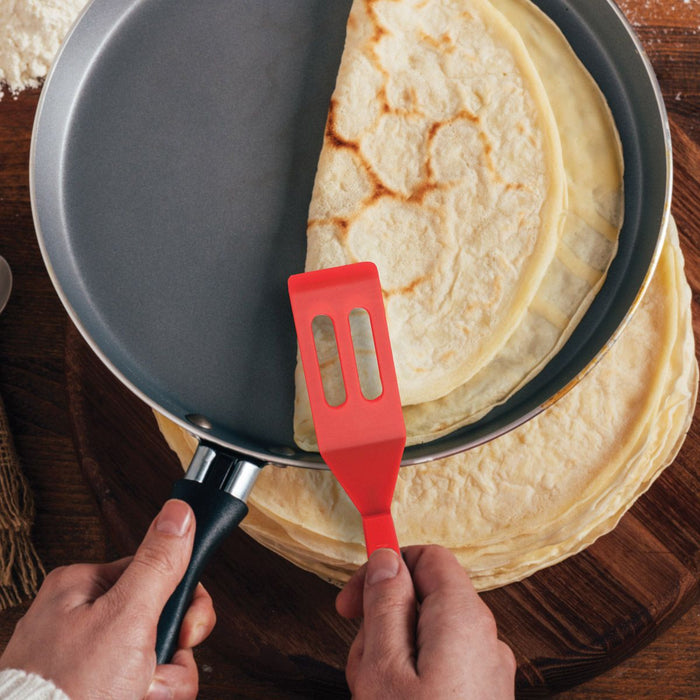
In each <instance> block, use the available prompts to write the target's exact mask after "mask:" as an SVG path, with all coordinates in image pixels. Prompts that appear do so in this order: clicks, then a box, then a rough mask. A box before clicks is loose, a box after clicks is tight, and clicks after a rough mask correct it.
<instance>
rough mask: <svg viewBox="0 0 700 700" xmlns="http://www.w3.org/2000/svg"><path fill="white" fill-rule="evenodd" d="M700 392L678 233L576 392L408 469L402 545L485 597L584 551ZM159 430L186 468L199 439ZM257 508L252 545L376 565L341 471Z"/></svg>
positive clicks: (263, 487)
mask: <svg viewBox="0 0 700 700" xmlns="http://www.w3.org/2000/svg"><path fill="white" fill-rule="evenodd" d="M697 383H698V370H697V363H696V360H695V354H694V340H693V333H692V324H691V316H690V289H689V287H688V284H687V282H686V280H685V276H684V274H683V260H682V255H681V252H680V248H679V245H678V236H677V231H676V228H675V224H674V223H673V222H671V225H670V229H669V232H668V238H667V241H666V243H665V247H664V249H663V252H662V255H661V258H660V261H659V263H658V266H657V269H656V271H655V273H654V276H653V279H652V281H651V283H650V285H649V288H648V290H647V292H646V294H645V296H644V298H643V299H642V301H641V303H640V305H639V307H638V309H637V310H636V311H635V313H634V315H633V316H632V318H631V320H630V321H629V323H628V325H627V327H626V328H625V329H624V331H623V332H622V333H621V335H620V338H619V339H618V341H617V342H616V344H615V345H614V346H613V347H612V348H611V349H610V350H609V351H608V352H607V353H606V354H605V355H604V356H603V358H602V359H601V360H600V362H599V363H598V364H597V365H596V367H594V368H593V369H592V370H591V371H590V372H589V373H588V374H587V375H586V376H585V377H584V379H583V380H582V381H581V382H580V383H579V384H578V385H577V386H576V387H574V388H573V389H572V390H571V391H570V392H569V393H568V394H566V395H565V396H564V397H563V398H561V399H560V400H559V401H558V402H557V403H556V404H555V405H554V406H552V407H550V408H549V409H548V410H547V411H545V412H544V413H542V414H540V415H539V416H537V417H535V418H533V419H532V420H530V421H529V422H528V423H526V424H525V425H523V426H521V427H520V428H518V429H516V430H514V431H512V432H510V433H508V434H507V435H504V436H502V437H500V438H497V439H496V440H493V441H491V442H490V443H487V444H486V445H482V446H481V447H478V448H475V449H472V450H470V451H468V452H464V453H462V454H459V455H455V456H452V457H448V458H445V459H442V460H437V461H435V462H431V463H427V464H424V465H418V466H413V467H405V468H403V469H401V470H400V473H399V480H398V484H397V488H396V492H395V495H394V502H393V505H392V513H393V516H394V519H395V523H396V529H397V534H398V538H399V542H400V543H401V544H402V545H410V544H417V543H428V542H433V543H439V544H442V545H444V546H447V547H449V548H450V549H452V551H453V552H454V553H455V554H456V556H457V557H458V559H459V561H460V562H461V563H462V565H463V566H464V567H465V569H466V570H467V571H468V572H469V573H470V575H471V577H472V579H473V581H474V584H475V586H476V587H477V588H478V589H480V590H485V589H488V588H493V587H495V586H501V585H505V584H507V583H510V582H513V581H517V580H520V579H522V578H523V577H525V576H527V575H529V574H531V573H533V572H534V571H537V570H538V569H541V568H543V567H545V566H550V565H552V564H554V563H556V562H558V561H561V560H563V559H565V558H566V557H568V556H571V555H572V554H575V553H576V552H578V551H581V549H583V548H584V547H586V546H588V545H589V544H591V543H592V542H593V541H595V539H597V538H598V537H600V536H601V535H602V534H604V533H606V532H609V531H610V530H611V529H613V528H614V527H615V525H616V524H617V522H618V521H619V519H620V517H622V515H623V514H624V513H625V512H626V511H627V510H628V509H629V508H630V507H631V506H632V504H633V503H634V501H635V500H636V498H637V497H638V496H639V495H640V494H642V493H643V492H644V491H645V490H646V489H647V488H648V487H649V486H650V485H651V483H652V482H653V481H654V479H655V478H656V477H657V476H658V475H659V474H660V473H661V471H662V470H663V468H664V467H665V466H666V465H668V464H669V463H670V462H671V461H672V460H673V458H674V456H675V454H676V453H677V451H678V449H679V448H680V445H681V444H682V440H683V437H684V436H685V433H686V432H687V430H688V427H689V425H690V420H691V417H692V414H693V410H694V406H695V401H696V392H697ZM158 422H159V425H160V427H161V430H162V431H163V433H164V435H165V436H166V439H167V440H168V442H169V443H170V444H171V445H172V446H174V447H175V448H176V450H177V451H178V454H179V456H180V458H181V460H182V461H183V464H186V463H187V461H188V459H189V456H190V455H191V453H192V452H193V450H194V440H193V439H192V438H190V437H189V436H187V435H186V434H185V433H184V431H182V430H181V429H180V428H179V427H177V426H175V425H174V424H172V423H170V422H169V421H167V420H166V419H164V418H162V417H158ZM183 439H184V442H183ZM178 440H179V441H180V443H179V444H178V443H177V441H178ZM186 442H189V443H190V444H189V445H187V447H186V448H184V449H183V445H184V444H185V443H186ZM249 506H250V514H249V516H248V518H246V520H245V521H244V523H243V525H242V527H244V529H246V531H247V532H248V533H249V534H250V535H251V536H252V537H254V538H255V539H257V540H258V541H259V542H261V543H262V544H264V545H265V546H267V547H269V548H270V549H273V550H275V551H277V552H278V553H280V554H281V555H282V556H284V557H286V558H288V559H289V560H291V561H293V562H295V563H296V564H298V565H299V566H302V567H303V568H306V569H308V570H310V571H314V572H315V573H317V574H318V575H320V576H323V577H324V578H326V579H327V580H332V581H333V582H335V583H341V582H343V581H346V580H347V579H348V578H349V576H350V575H351V574H352V572H353V571H354V569H355V568H356V567H357V566H359V565H360V564H361V563H363V562H364V560H365V558H366V554H365V549H364V541H363V534H362V525H361V519H360V517H359V515H358V514H357V511H356V510H355V508H354V506H353V505H352V503H351V502H350V500H349V499H348V498H347V496H346V495H345V493H344V492H343V490H342V489H341V488H340V486H339V485H338V483H337V481H336V480H335V478H334V477H333V475H332V474H331V473H330V472H327V471H314V470H304V469H291V468H288V469H272V468H268V469H265V470H263V472H262V474H261V476H260V478H259V479H258V483H257V485H256V487H255V489H254V490H253V492H252V494H251V496H250V499H249Z"/></svg>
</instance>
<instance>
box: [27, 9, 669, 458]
mask: <svg viewBox="0 0 700 700" xmlns="http://www.w3.org/2000/svg"><path fill="white" fill-rule="evenodd" d="M537 4H538V5H540V7H542V9H543V10H544V11H545V12H547V13H548V14H549V15H550V16H551V17H552V18H553V19H554V20H555V21H556V22H557V23H558V24H559V26H560V27H561V29H562V30H563V32H564V33H565V35H566V36H567V38H568V39H569V41H570V43H571V44H572V45H573V48H574V49H575V50H576V52H577V53H578V55H579V57H580V58H581V59H582V60H583V62H584V63H585V64H586V66H587V67H588V69H589V70H590V72H591V73H592V74H593V76H594V78H595V79H596V80H597V81H598V83H599V85H600V86H601V88H602V89H603V91H604V93H605V95H606V97H607V99H608V101H609V103H610V105H611V108H612V110H613V113H614V115H615V119H616V122H617V125H618V128H619V131H620V134H621V138H622V142H623V148H624V156H625V165H626V175H625V188H626V202H625V207H626V217H625V224H624V228H623V231H622V235H621V239H620V251H619V254H618V256H617V258H616V260H615V261H614V263H613V266H612V269H611V271H610V274H609V277H608V280H607V281H606V283H605V286H604V288H603V289H602V291H601V293H600V294H599V295H598V297H597V298H596V300H595V302H594V304H593V306H592V307H591V309H590V311H589V312H588V313H587V315H586V317H585V318H584V320H583V322H582V323H581V325H580V326H579V328H578V329H577V331H576V332H575V333H574V335H573V337H572V338H571V339H570V341H569V342H568V343H567V345H566V346H565V347H564V348H563V350H562V351H561V352H560V353H559V354H558V356H557V357H556V358H555V359H554V360H553V361H552V362H551V363H550V364H549V365H548V366H547V367H546V368H545V370H544V371H543V372H542V373H541V374H540V375H539V376H538V377H537V378H536V379H535V380H534V381H532V382H531V383H530V384H528V385H527V386H526V387H525V388H524V389H523V390H522V391H520V392H519V393H518V394H517V395H516V396H514V397H512V398H511V399H510V400H509V401H508V402H507V403H506V404H504V405H503V406H501V407H499V408H497V409H495V410H494V411H492V412H491V413H490V414H489V415H488V416H486V417H485V418H484V419H483V420H481V421H480V422H479V423H477V424H475V425H473V426H469V427H467V428H464V429H462V430H459V431H456V432H455V433H453V434H451V435H449V436H447V437H445V438H442V439H440V440H437V441H435V442H433V443H429V444H427V445H422V446H416V447H410V448H407V450H406V453H405V459H404V463H405V464H406V463H413V462H418V461H422V460H425V459H427V458H432V457H436V456H442V455H446V454H449V453H452V452H456V451H458V450H461V449H465V448H468V447H471V446H474V445H476V444H478V443H480V442H483V441H485V440H487V439H490V438H491V437H494V436H496V435H498V434H501V433H503V432H505V431H506V430H508V429H510V428H512V427H514V426H515V425H518V424H520V423H522V422H523V421H524V420H526V419H528V418H529V417H531V416H532V415H534V414H536V413H537V412H538V411H540V410H541V409H542V407H543V406H544V405H546V404H547V403H548V402H549V401H550V399H551V397H552V396H553V395H555V394H556V393H558V392H560V391H561V390H562V389H563V388H565V387H567V386H568V385H570V384H571V383H573V382H574V381H575V380H576V378H577V377H580V375H581V374H582V372H584V371H585V370H586V369H587V368H588V367H590V366H591V363H592V362H593V361H594V360H595V358H597V357H598V356H599V354H600V353H601V351H602V350H603V349H604V348H605V347H606V346H607V344H608V343H609V340H610V338H611V337H613V336H614V335H615V333H616V332H617V331H618V330H619V328H620V327H621V324H623V322H624V320H625V318H626V316H627V314H628V312H629V310H630V308H631V307H632V306H633V305H634V302H635V300H636V299H637V297H638V294H639V292H640V290H641V289H642V288H643V286H644V285H645V283H646V281H647V280H648V273H649V271H650V269H651V268H653V266H654V264H655V261H656V258H657V256H658V251H659V241H660V232H661V231H662V229H663V226H664V224H665V221H666V218H667V216H668V203H669V201H670V189H671V162H670V138H669V133H668V125H667V122H666V116H665V111H664V108H663V103H662V100H661V97H660V93H659V90H658V85H657V84H656V81H655V78H654V77H653V73H652V71H651V68H650V66H649V64H648V61H647V60H646V58H645V57H644V55H643V54H642V53H641V49H640V47H639V44H638V42H637V41H636V39H635V38H634V37H633V36H632V35H631V32H630V30H629V27H628V26H627V24H626V23H625V22H624V20H623V19H622V16H621V15H620V13H619V11H618V10H617V9H616V8H615V6H614V5H613V4H612V3H610V2H608V1H607V0H573V1H571V2H564V1H562V0H537ZM349 7H350V0H330V1H329V0H295V1H294V2H290V0H202V1H201V2H192V1H191V0H94V2H93V3H92V4H91V5H90V6H89V7H88V8H87V10H86V11H85V12H84V14H83V15H82V17H81V19H80V20H79V22H78V23H77V24H76V26H75V27H74V29H73V31H72V33H71V35H70V36H69V38H68V40H67V41H66V43H65V44H64V47H63V49H62V51H61V53H60V55H59V58H58V60H57V61H56V63H55V64H54V67H53V69H52V71H51V73H50V76H49V78H48V80H47V82H46V84H45V86H44V89H43V94H42V98H41V102H40V105H39V110H38V113H37V118H36V122H35V130H34V136H33V139H32V153H31V163H30V178H31V194H32V205H33V210H34V218H35V224H36V228H37V232H38V236H39V242H40V245H41V248H42V252H43V255H44V258H45V261H46V264H47V267H48V269H49V272H50V274H51V276H52V279H53V282H54V284H55V286H56V288H57V291H58V293H59V295H60V296H61V299H62V301H63V303H64V304H65V306H66V308H67V309H68V311H69V313H70V314H71V317H72V318H73V320H74V322H75V323H76V324H77V326H78V327H79V328H80V330H81V332H82V333H83V335H84V336H85V337H86V339H87V340H88V342H90V344H91V345H92V347H93V348H94V349H95V350H96V351H97V352H98V354H99V355H100V356H101V358H102V359H103V361H104V362H106V364H107V365H108V366H109V367H110V368H111V369H112V371H114V372H115V374H116V375H117V376H119V377H120V379H121V380H122V381H124V382H125V383H126V384H127V385H128V386H129V387H130V388H131V389H132V390H133V391H135V392H136V393H137V394H138V395H140V396H141V397H142V398H144V399H145V400H147V401H148V402H149V403H150V404H151V405H153V406H154V407H157V408H159V409H160V410H162V411H164V412H165V413H167V414H168V415H170V416H171V417H172V418H174V419H175V420H176V421H177V422H179V423H180V424H182V425H184V426H187V427H188V428H189V429H191V430H192V431H193V432H196V433H198V434H199V435H200V436H201V437H204V438H206V439H208V440H209V441H213V442H215V443H218V444H219V445H220V446H223V447H224V448H225V449H233V450H236V451H241V452H243V453H245V454H247V455H249V456H253V457H259V458H261V459H265V460H270V461H273V462H276V463H278V464H285V463H286V464H296V465H306V466H321V464H320V462H319V460H318V457H317V456H315V455H309V454H308V453H304V452H302V451H300V450H299V449H298V448H297V447H295V445H294V442H293V439H292V408H293V398H294V386H293V370H294V364H295V352H296V341H295V336H294V331H293V325H292V317H291V312H290V309H289V303H288V299H287V291H286V281H287V277H288V276H289V275H290V274H293V273H296V272H300V271H302V270H303V264H304V254H305V223H306V215H307V207H308V203H309V199H310V196H311V190H312V186H313V178H314V174H315V167H316V160H317V157H318V153H319V150H320V147H321V141H322V135H323V129H324V123H325V118H326V112H327V106H328V100H329V97H330V95H331V92H332V89H333V85H334V80H335V75H336V72H337V67H338V63H339V60H340V55H341V52H342V47H343V40H344V33H345V24H346V18H347V14H348V11H349ZM571 99H572V100H575V99H576V95H572V96H571ZM192 416H202V417H204V419H206V422H205V421H203V420H201V419H198V418H195V419H194V421H195V423H194V424H192ZM207 424H209V425H210V426H211V427H208V428H205V427H202V426H204V425H207Z"/></svg>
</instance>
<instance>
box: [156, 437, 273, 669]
mask: <svg viewBox="0 0 700 700" xmlns="http://www.w3.org/2000/svg"><path fill="white" fill-rule="evenodd" d="M217 457H218V455H217V453H216V451H215V450H214V449H213V448H212V447H210V446H208V445H204V444H200V446H199V447H198V448H197V452H196V453H195V455H194V457H193V459H192V463H191V464H190V467H189V468H188V470H187V474H186V475H185V478H184V479H180V480H179V481H177V482H175V484H174V486H173V491H172V495H171V497H172V498H179V499H180V500H183V501H186V502H187V503H189V505H190V506H191V508H192V510H193V511H194V516H195V523H196V528H195V535H194V545H193V548H192V556H191V558H190V563H189V566H188V567H187V571H185V575H184V576H183V577H182V580H181V581H180V583H179V584H178V586H177V588H176V589H175V591H174V593H173V594H172V595H171V596H170V599H169V600H168V602H167V603H166V605H165V607H164V608H163V612H162V613H161V616H160V620H159V621H158V633H157V638H156V656H157V659H158V663H159V664H164V663H168V662H169V661H170V660H171V658H172V656H173V654H174V653H175V649H176V648H177V640H178V636H179V634H180V626H181V625H182V620H183V618H184V616H185V613H186V612H187V609H188V608H189V606H190V602H191V601H192V596H193V594H194V589H195V588H196V586H197V582H198V581H199V579H200V576H201V574H202V571H203V569H204V567H205V566H206V564H207V562H208V561H209V558H210V557H211V555H212V554H213V553H214V552H215V551H216V549H218V547H219V545H220V544H221V543H222V542H223V541H224V539H225V538H226V537H227V535H229V534H230V533H231V532H232V531H233V530H234V529H235V528H236V527H237V526H238V525H239V523H240V522H241V521H242V520H243V518H244V517H245V516H246V514H247V513H248V506H247V505H246V504H245V498H246V497H247V496H248V493H249V492H250V489H251V488H252V486H253V484H254V483H255V479H256V478H257V475H258V473H259V472H260V465H259V464H255V463H253V462H251V461H248V460H247V459H231V458H227V459H226V460H225V461H226V462H227V463H225V464H224V468H223V469H221V468H218V469H213V468H212V467H213V465H214V462H215V460H216V458H217ZM219 466H220V465H219Z"/></svg>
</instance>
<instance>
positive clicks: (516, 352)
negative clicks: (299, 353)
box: [295, 0, 623, 451]
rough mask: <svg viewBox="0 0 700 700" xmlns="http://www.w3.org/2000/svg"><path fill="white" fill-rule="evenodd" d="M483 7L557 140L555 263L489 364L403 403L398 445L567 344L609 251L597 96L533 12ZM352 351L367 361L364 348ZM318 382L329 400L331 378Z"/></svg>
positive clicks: (497, 1) (451, 424)
mask: <svg viewBox="0 0 700 700" xmlns="http://www.w3.org/2000/svg"><path fill="white" fill-rule="evenodd" d="M493 5H494V6H495V7H497V8H498V9H499V10H500V11H501V12H502V13H503V14H504V15H505V16H506V18H507V19H508V20H509V21H510V22H511V23H512V24H513V26H514V27H515V28H516V29H517V30H518V32H519V34H520V35H521V37H522V38H523V40H524V42H525V45H526V47H527V50H528V53H529V55H530V57H531V59H532V61H533V64H534V66H535V68H536V70H537V72H538V74H539V76H540V78H541V79H542V83H543V85H544V88H545V91H546V93H547V96H548V99H549V102H550V105H551V107H552V110H553V114H554V116H555V121H556V124H557V128H558V132H559V135H560V141H561V148H562V153H563V167H564V170H565V174H566V193H567V198H566V203H565V206H564V209H563V212H562V217H563V218H562V222H561V228H560V231H559V238H558V241H557V248H556V252H555V256H554V258H553V259H552V260H551V261H550V263H549V265H548V267H547V269H546V271H545V274H544V277H543V278H542V280H541V282H540V285H539V287H538V288H537V290H536V294H535V296H534V297H533V299H532V300H531V301H530V304H529V306H528V309H527V311H526V313H525V315H524V316H523V317H522V318H521V320H520V322H519V323H518V324H517V325H516V326H514V330H513V332H512V334H511V335H510V336H509V337H508V338H507V340H506V341H505V342H504V343H503V344H502V345H501V348H500V349H499V350H498V352H497V353H496V354H495V356H494V357H493V359H492V360H491V361H490V362H488V363H487V364H486V365H485V366H484V367H482V369H481V370H480V371H478V372H476V373H475V375H474V376H472V377H471V378H470V379H469V380H467V381H466V382H465V383H463V384H461V385H459V386H457V387H455V388H454V389H453V390H452V391H450V392H449V393H448V394H447V395H445V396H443V397H441V398H439V399H437V400H433V401H425V402H422V403H419V404H416V405H408V406H404V420H405V423H406V430H407V435H408V440H407V441H408V444H416V443H421V442H426V441H429V440H433V439H436V438H439V437H441V436H443V435H445V434H447V433H449V432H451V431H453V430H455V429H457V428H459V427H461V426H463V425H466V424H468V423H471V422H474V421H476V420H478V419H479V418H481V417H482V416H483V415H485V414H486V413H487V412H488V411H489V410H491V409H492V408H493V407H494V406H496V405H498V404H499V403H502V402H503V401H505V400H506V399H508V398H509V397H510V396H511V395H512V394H513V393H515V392H516V391H517V390H518V389H519V388H521V387H522V386H523V385H524V384H525V383H526V382H527V381H529V380H530V379H531V378H532V377H533V376H534V375H535V374H536V373H537V372H538V371H539V370H540V369H541V368H542V367H543V366H544V365H545V364H546V363H547V362H548V361H549V359H551V357H552V356H553V355H554V354H555V353H556V352H557V351H558V350H559V349H560V348H561V347H562V345H563V344H564V343H565V342H566V340H567V339H568V338H569V336H570V334H571V332H572V331H573V329H574V328H575V327H576V325H577V324H578V322H579V320H580V319H581V317H582V316H583V314H584V313H585V311H586V310H587V309H588V306H589V305H590V302H591V301H592V300H593V298H594V297H595V294H596V292H597V291H598V289H599V288H600V286H601V285H602V283H603V281H604V279H605V275H606V273H607V269H608V267H609V265H610V262H611V261H612V259H613V257H614V255H615V253H616V251H617V239H618V235H619V231H620V227H621V223H622V216H623V161H622V150H621V146H620V142H619V137H618V134H617V130H616V128H615V124H614V121H613V118H612V115H611V113H610V110H609V108H608V105H607V103H606V101H605V98H604V96H603V95H602V93H601V92H600V89H599V88H598V86H597V85H596V83H595V81H594V80H593V79H592V78H591V76H590V75H589V73H588V72H587V70H586V69H585V67H584V66H583V64H582V63H581V62H580V61H579V59H578V58H577V57H576V55H575V54H574V52H573V51H572V49H571V47H570V46H569V44H568V42H567V41H566V39H565V37H564V36H563V35H562V33H561V32H560V30H559V29H558V27H557V26H556V25H555V24H554V23H553V22H552V21H551V20H550V19H549V18H548V17H547V16H546V15H544V13H542V12H541V11H540V10H539V9H538V8H537V7H536V6H534V5H533V4H532V3H530V2H528V1H527V0H493ZM312 207H313V204H312ZM325 347H327V346H325ZM361 352H363V353H364V354H365V355H369V356H371V353H372V349H371V345H369V347H362V348H361ZM397 352H398V351H396V350H395V355H397ZM332 358H333V351H332V349H331V351H330V352H328V351H327V352H326V354H325V355H324V356H323V357H322V358H321V359H322V362H323V363H324V366H326V367H327V366H328V364H329V362H332ZM329 372H330V370H329ZM326 376H327V378H326V380H325V381H326V384H327V385H328V386H329V387H330V390H329V393H330V395H331V396H335V395H336V393H335V392H338V391H339V389H338V387H337V384H338V379H337V375H331V376H330V377H328V375H326ZM295 380H296V385H297V399H296V402H295V441H296V442H297V444H298V445H299V446H300V447H302V448H303V449H306V450H309V451H316V450H317V449H318V448H317V445H316V439H315V434H314V428H313V421H312V418H311V411H310V406H309V402H308V396H307V394H306V387H305V384H304V378H303V371H302V369H301V367H298V368H297V373H296V377H295ZM404 403H406V402H405V401H404Z"/></svg>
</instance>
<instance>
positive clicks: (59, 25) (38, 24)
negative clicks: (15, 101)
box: [0, 0, 87, 100]
mask: <svg viewBox="0 0 700 700" xmlns="http://www.w3.org/2000/svg"><path fill="white" fill-rule="evenodd" d="M86 4H87V0H0V100H1V99H2V97H3V94H4V93H3V90H4V89H7V90H8V91H9V92H11V93H12V94H14V95H16V94H17V93H18V92H20V91H21V90H24V89H25V88H28V87H37V86H38V85H39V83H40V81H41V79H42V78H44V77H45V76H46V72H47V71H48V69H49V66H50V65H51V61H52V60H53V57H54V56H55V55H56V52H57V51H58V47H59V46H60V44H61V41H63V37H64V36H65V35H66V32H67V31H68V30H69V29H70V26H71V25H72V24H73V21H74V20H75V18H76V17H77V16H78V14H79V13H80V11H81V10H82V9H83V7H84V6H85V5H86Z"/></svg>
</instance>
